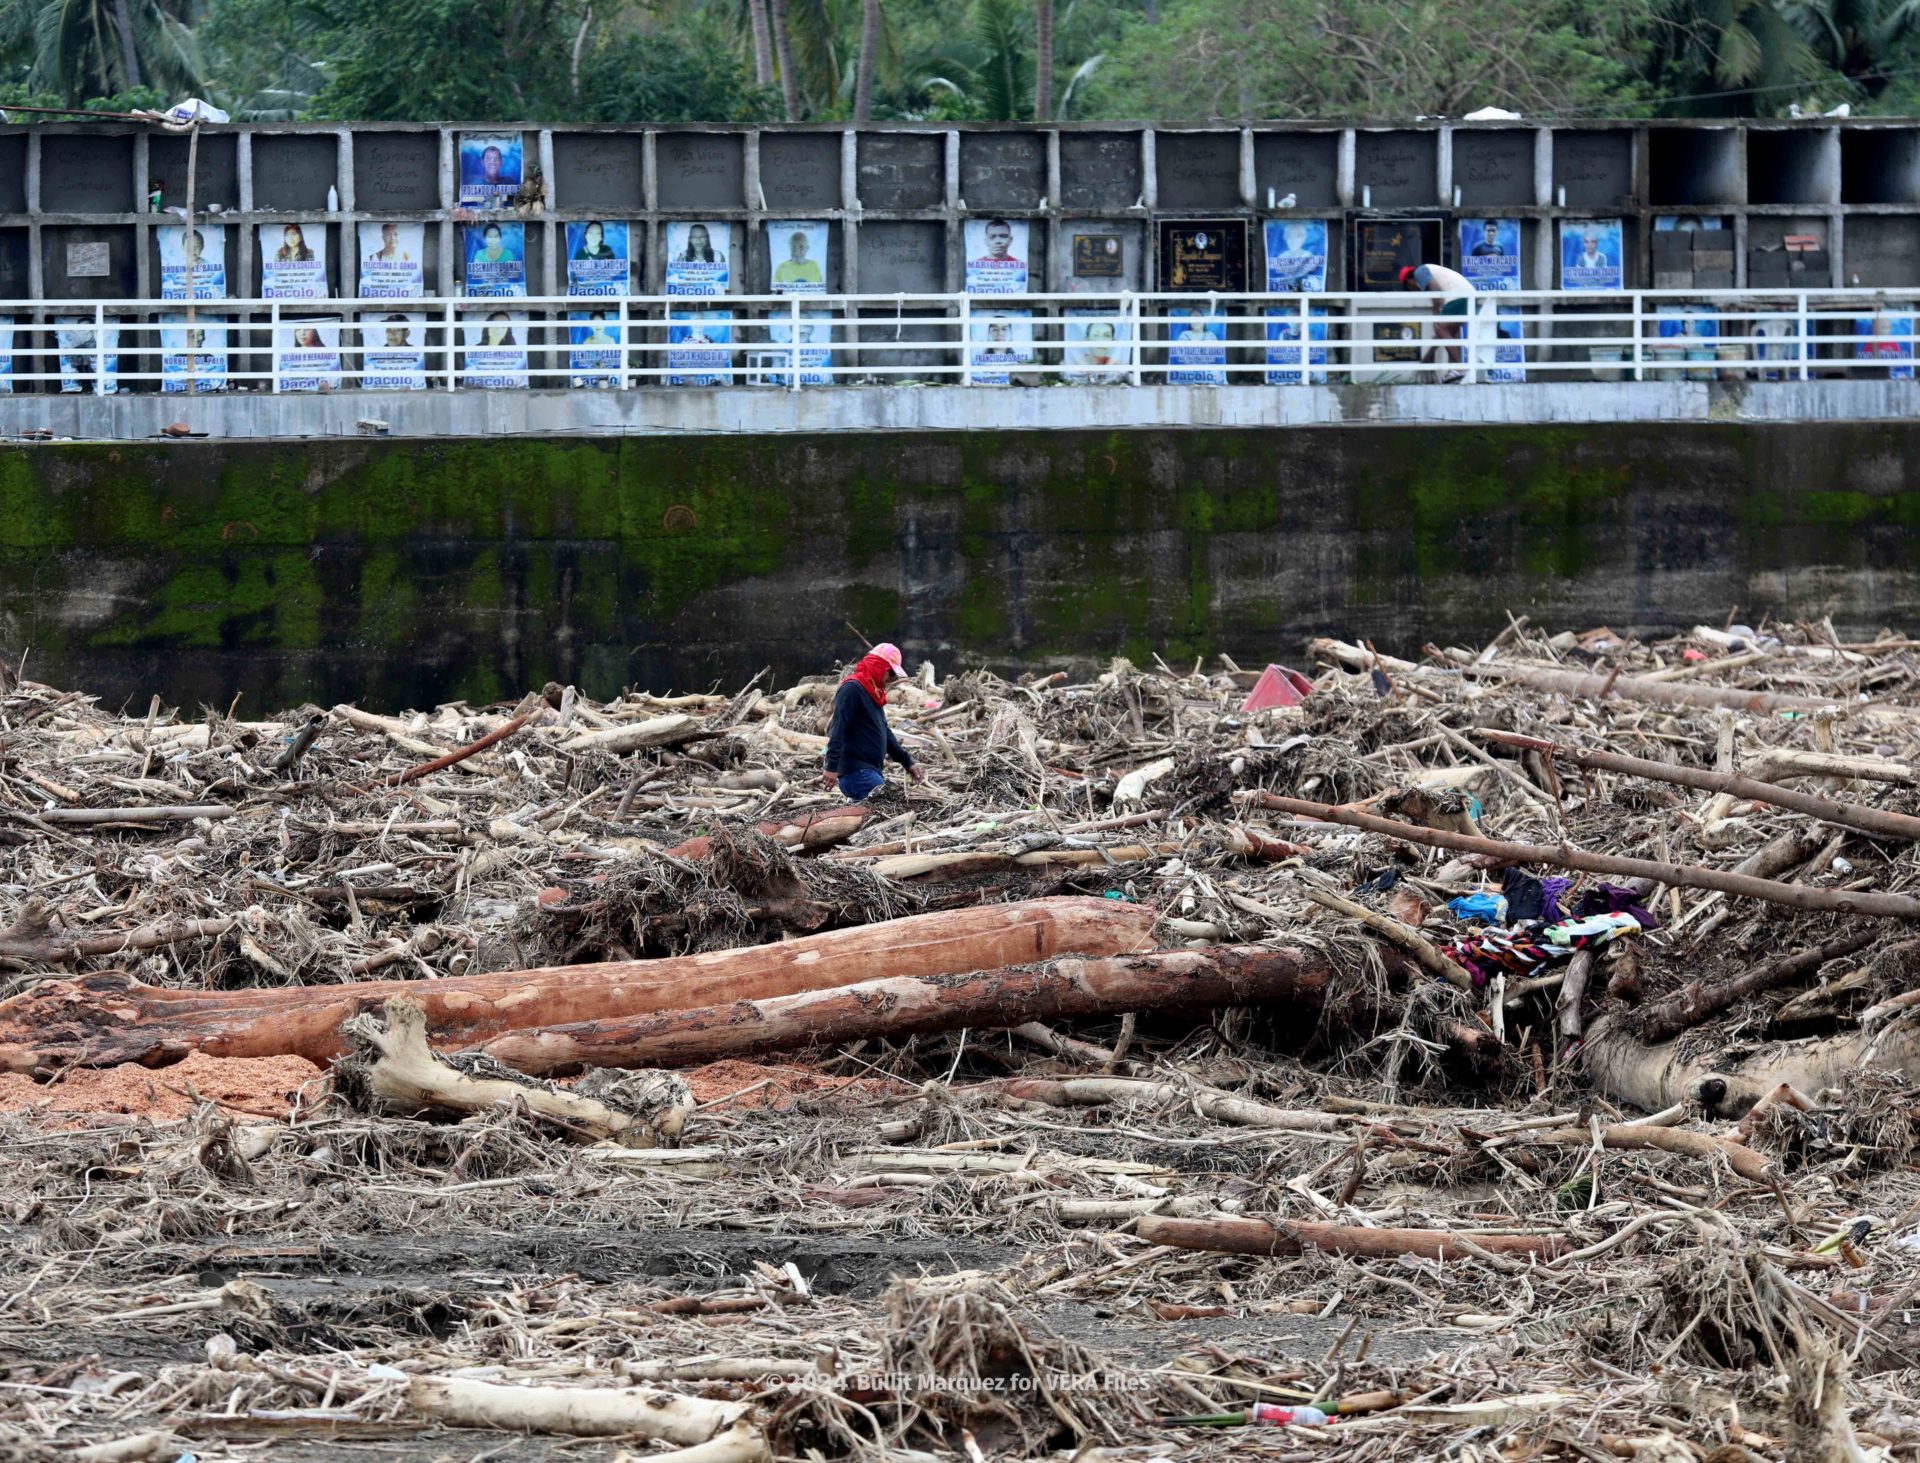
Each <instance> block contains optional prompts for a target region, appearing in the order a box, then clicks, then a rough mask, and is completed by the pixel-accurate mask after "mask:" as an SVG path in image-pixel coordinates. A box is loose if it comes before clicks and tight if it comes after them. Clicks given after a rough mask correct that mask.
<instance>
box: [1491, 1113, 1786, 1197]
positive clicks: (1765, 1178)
mask: <svg viewBox="0 0 1920 1463" xmlns="http://www.w3.org/2000/svg"><path fill="white" fill-rule="evenodd" d="M1524 1141H1526V1142H1528V1143H1545V1144H1551V1145H1553V1146H1556V1147H1561V1148H1590V1147H1592V1146H1593V1134H1592V1133H1591V1132H1590V1131H1588V1130H1587V1129H1586V1128H1554V1129H1551V1130H1549V1131H1547V1132H1543V1133H1528V1134H1527V1135H1526V1136H1525V1140H1524ZM1600 1146H1601V1147H1602V1148H1660V1149H1664V1150H1665V1151H1666V1152H1668V1153H1684V1154H1687V1155H1689V1156H1690V1157H1693V1158H1715V1157H1718V1156H1720V1155H1723V1154H1724V1155H1725V1157H1726V1159H1727V1162H1729V1163H1730V1164H1732V1165H1733V1171H1734V1172H1735V1173H1737V1174H1739V1175H1740V1177H1741V1178H1743V1179H1747V1180H1750V1181H1751V1182H1753V1183H1756V1184H1766V1183H1771V1182H1773V1165H1772V1164H1771V1163H1770V1162H1768V1160H1767V1158H1766V1155H1764V1154H1761V1153H1756V1152H1754V1151H1753V1149H1751V1148H1749V1147H1747V1145H1746V1144H1744V1143H1736V1142H1734V1141H1733V1140H1732V1139H1731V1138H1720V1137H1716V1136H1715V1135H1714V1134H1712V1133H1694V1132H1690V1131H1688V1130H1687V1129H1686V1128H1669V1127H1664V1126H1661V1125H1659V1124H1655V1123H1617V1124H1615V1125H1614V1126H1613V1127H1611V1128H1602V1129H1601V1130H1600Z"/></svg>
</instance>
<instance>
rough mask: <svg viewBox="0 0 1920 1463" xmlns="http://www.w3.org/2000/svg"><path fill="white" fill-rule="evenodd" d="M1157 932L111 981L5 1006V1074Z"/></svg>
mask: <svg viewBox="0 0 1920 1463" xmlns="http://www.w3.org/2000/svg"><path fill="white" fill-rule="evenodd" d="M1154 919H1155V913H1154V911H1153V910H1152V909H1150V908H1148V907H1146V906H1144V905H1138V904H1124V903H1121V902H1120V901H1117V900H1111V899H1087V898H1055V899H1035V900H1028V901H1025V902H1023V903H1019V904H994V905H982V906H976V907H974V908H970V909H960V910H951V911H942V912H940V913H936V914H920V915H914V916H912V917H910V918H907V919H898V920H890V921H887V922H884V923H881V924H874V925H861V926H858V927H856V928H854V929H847V930H833V931H830V932H829V933H827V934H823V935H809V936H807V937H806V938H805V939H799V940H789V941H786V942H784V943H782V944H778V945H750V946H747V947H745V948H743V949H737V950H719V951H711V952H708V953H706V954H701V955H681V956H673V957H670V958H667V959H663V960H621V961H609V962H607V963H605V964H601V965H559V966H547V967H543V968H540V969H535V970H509V971H500V972H496V973H492V974H486V975H467V976H459V977H455V978H451V979H447V980H433V981H411V980H409V981H365V982H362V983H360V984H357V985H334V986H293V987H279V988H274V989H269V990H240V991H186V990H171V989H165V988H162V987H158V986H148V985H141V984H139V983H138V982H136V981H134V980H132V979H131V978H129V977H128V976H126V975H124V974H122V973H120V972H117V971H106V972H101V973H98V974H93V975H86V976H82V977H80V978H79V979H77V980H71V981H45V982H42V983H41V984H40V985H38V986H36V987H34V988H33V989H32V990H29V991H26V992H23V993H22V994H20V995H17V996H15V997H13V998H12V999H10V1000H7V1001H4V1002H0V1071H10V1072H43V1071H49V1070H53V1069H55V1068H58V1067H62V1066H70V1065H80V1066H111V1065H114V1064H117V1063H120V1062H139V1063H142V1064H143V1065H146V1066H149V1067H161V1066H166V1065H168V1064H169V1063H172V1062H177V1061H179V1060H181V1059H182V1058H183V1057H185V1056H187V1055H188V1054H189V1053H191V1052H196V1051H203V1052H206V1053H208V1054H209V1055H210V1056H219V1057H270V1056H301V1057H306V1058H307V1059H308V1060H309V1061H314V1062H319V1063H322V1064H325V1063H329V1062H331V1061H333V1060H334V1059H335V1058H336V1057H338V1056H339V1055H340V1054H341V1053H342V1051H344V1050H345V1046H344V1043H343V1039H342V1037H341V1034H340V1028H341V1025H342V1024H343V1023H344V1022H345V1021H347V1020H348V1018H350V1017H353V1016H357V1015H359V1014H360V1013H361V1012H363V1011H373V1010H377V1009H379V1008H380V1007H381V1006H382V1005H383V1004H384V1003H385V1002H386V1000H387V999H388V998H389V997H390V996H406V997H407V998H408V999H409V1000H412V1001H415V1002H417V1003H418V1004H419V1005H420V1008H421V1010H422V1011H423V1012H424V1014H425V1016H426V1020H427V1027H428V1032H429V1035H430V1037H431V1038H432V1040H433V1041H434V1042H435V1044H436V1045H443V1046H445V1045H452V1046H470V1045H472V1044H474V1043H476V1042H483V1041H486V1040H488V1039H490V1038H492V1037H495V1036H499V1035H501V1034H502V1033H504V1032H508V1031H518V1030H522V1029H524V1028H526V1027H530V1026H565V1025H571V1024H573V1023H578V1022H592V1021H600V1020H607V1019H612V1018H618V1017H632V1016H637V1015H642V1014H644V1013H646V1012H651V1011H674V1010H685V1009H688V1008H693V1007H704V1006H712V1005H720V1004H724V1003H727V1002H733V1001H750V1000H760V999H765V998H767V997H771V996H785V995H792V994H794V993H795V992H799V991H807V990H819V989H823V988H826V987H832V986H844V985H853V984H855V983H857V982H861V981H868V980H872V979H874V978H875V977H877V976H882V975H905V976H931V975H945V974H950V973H952V972H955V971H970V970H983V969H992V968H995V967H998V966H1003V965H1017V964H1024V963H1029V962H1032V961H1037V960H1048V959H1051V958H1053V957H1054V956H1057V955H1065V954H1086V955H1118V954H1123V953H1129V952H1132V951H1136V950H1144V949H1150V948H1151V947H1152V945H1153V934H1152V931H1153V922H1154ZM1015 1024H1018V1023H1015Z"/></svg>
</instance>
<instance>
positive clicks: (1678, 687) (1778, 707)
mask: <svg viewBox="0 0 1920 1463" xmlns="http://www.w3.org/2000/svg"><path fill="white" fill-rule="evenodd" d="M1459 669H1460V674H1461V675H1463V676H1468V677H1471V678H1472V679H1474V680H1481V681H1517V682H1519V683H1520V684H1521V685H1523V686H1531V687H1532V688H1533V689H1534V690H1536V691H1554V692H1558V693H1559V694H1560V695H1562V696H1565V697H1568V698H1569V699H1571V700H1575V701H1604V700H1606V699H1608V698H1609V697H1618V698H1619V699H1620V700H1623V701H1645V702H1649V703H1651V704H1652V705H1655V706H1725V707H1727V708H1728V709H1730V710H1733V711H1752V712H1758V713H1761V714H1765V715H1771V714H1773V713H1774V712H1776V711H1825V710H1828V709H1830V708H1841V707H1845V706H1846V705H1847V703H1846V702H1844V701H1830V700H1828V699H1826V698H1825V697H1822V696H1787V695H1781V694H1778V693H1776V692H1772V691H1740V690H1735V689H1732V688H1730V687H1723V686H1692V685H1687V684H1685V683H1681V682H1673V681H1649V680H1647V679H1645V678H1644V677H1641V676H1623V675H1620V674H1619V673H1618V672H1614V673H1612V674H1610V675H1604V676H1601V675H1588V674H1586V673H1585V672H1583V671H1562V670H1552V669H1550V668H1548V667H1546V666H1532V665H1511V664H1506V663H1502V662H1499V661H1495V662H1494V663H1493V664H1491V665H1463V666H1461V667H1460V668H1459Z"/></svg>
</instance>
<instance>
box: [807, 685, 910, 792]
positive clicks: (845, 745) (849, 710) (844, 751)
mask: <svg viewBox="0 0 1920 1463" xmlns="http://www.w3.org/2000/svg"><path fill="white" fill-rule="evenodd" d="M889 757H891V758H893V760H894V761H896V762H898V763H899V764H900V765H901V766H902V767H911V766H913V758H911V757H909V756H908V755H907V749H906V748H905V747H903V746H901V745H900V742H899V739H898V738H897V737H895V736H894V734H893V730H892V728H890V727H889V726H888V725H887V714H886V712H884V711H882V710H881V709H880V708H879V707H878V706H876V705H874V701H873V697H871V696H869V695H868V694H867V688H866V687H865V686H863V685H861V684H860V683H859V682H858V681H842V682H841V683H840V689H839V690H838V691H837V692H835V693H834V697H833V725H832V726H831V727H829V728H828V729H827V771H829V772H851V771H853V769H854V768H856V767H871V768H873V769H874V771H876V772H878V771H879V770H880V769H881V768H882V767H884V766H885V765H886V759H887V758H889Z"/></svg>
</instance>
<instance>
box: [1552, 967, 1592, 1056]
mask: <svg viewBox="0 0 1920 1463" xmlns="http://www.w3.org/2000/svg"><path fill="white" fill-rule="evenodd" d="M1592 976H1593V951H1592V950H1576V951H1574V952H1573V959H1571V960H1569V961H1568V962H1567V976H1566V979H1565V980H1563V981H1562V982H1561V983H1560V994H1559V995H1558V996H1556V997H1555V998H1554V1002H1553V1006H1554V1010H1555V1012H1556V1013H1557V1014H1558V1018H1559V1026H1560V1039H1561V1040H1562V1041H1563V1042H1568V1043H1571V1042H1576V1041H1578V1040H1579V1039H1580V1031H1581V1015H1580V1003H1581V1002H1582V1001H1584V1000H1585V999H1586V997H1587V982H1588V980H1590V979H1591V978H1592Z"/></svg>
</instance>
